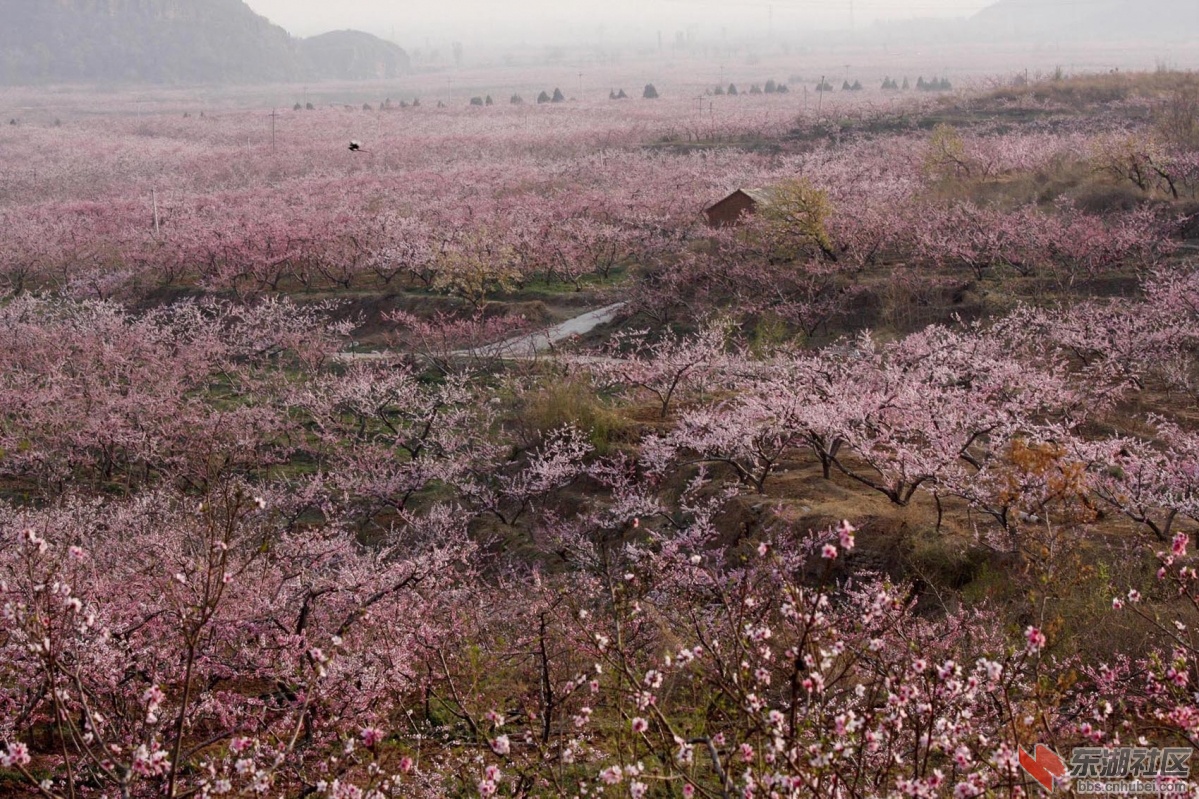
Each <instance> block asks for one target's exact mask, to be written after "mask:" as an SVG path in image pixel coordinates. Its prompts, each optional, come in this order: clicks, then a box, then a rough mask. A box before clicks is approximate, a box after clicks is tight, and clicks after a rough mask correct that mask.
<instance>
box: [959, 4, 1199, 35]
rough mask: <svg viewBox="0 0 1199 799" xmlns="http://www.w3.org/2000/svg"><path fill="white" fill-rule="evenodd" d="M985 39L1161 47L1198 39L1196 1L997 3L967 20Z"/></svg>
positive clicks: (1198, 26)
mask: <svg viewBox="0 0 1199 799" xmlns="http://www.w3.org/2000/svg"><path fill="white" fill-rule="evenodd" d="M971 26H972V27H973V28H974V29H975V31H976V32H979V33H984V32H985V34H986V35H987V36H988V37H989V38H1003V39H1017V38H1018V39H1032V40H1067V39H1068V40H1079V39H1102V40H1131V39H1138V40H1144V39H1151V40H1152V39H1156V40H1160V41H1163V42H1169V41H1177V40H1182V39H1193V38H1194V37H1195V36H1196V35H1197V34H1199V2H1197V0H1087V2H1079V0H999V2H997V3H995V4H994V5H991V6H988V7H987V8H984V9H983V10H982V11H980V12H978V14H977V15H975V17H974V18H973V19H972V20H971Z"/></svg>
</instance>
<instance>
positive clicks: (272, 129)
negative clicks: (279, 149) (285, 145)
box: [271, 108, 279, 152]
mask: <svg viewBox="0 0 1199 799" xmlns="http://www.w3.org/2000/svg"><path fill="white" fill-rule="evenodd" d="M277 116H279V111H278V109H275V108H272V109H271V152H274V151H275V117H277Z"/></svg>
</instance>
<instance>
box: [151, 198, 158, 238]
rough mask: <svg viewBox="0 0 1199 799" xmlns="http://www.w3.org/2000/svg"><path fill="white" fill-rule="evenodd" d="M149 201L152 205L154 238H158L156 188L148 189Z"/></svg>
mask: <svg viewBox="0 0 1199 799" xmlns="http://www.w3.org/2000/svg"><path fill="white" fill-rule="evenodd" d="M150 201H151V202H152V203H153V205H154V238H158V189H150Z"/></svg>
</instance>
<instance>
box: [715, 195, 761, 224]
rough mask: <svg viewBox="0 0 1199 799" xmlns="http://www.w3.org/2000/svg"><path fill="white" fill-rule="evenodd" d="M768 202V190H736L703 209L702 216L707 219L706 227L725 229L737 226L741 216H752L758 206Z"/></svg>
mask: <svg viewBox="0 0 1199 799" xmlns="http://www.w3.org/2000/svg"><path fill="white" fill-rule="evenodd" d="M770 202H771V192H770V189H737V190H736V191H734V192H733V193H732V194H730V195H729V196H727V197H725V198H724V199H723V200H718V201H717V202H715V203H713V204H712V205H709V206H708V207H707V208H705V209H704V214H706V215H707V217H708V227H727V226H729V225H736V224H738V223H739V222H740V221H742V217H743V216H749V215H751V214H753V213H754V212H755V211H756V210H757V209H758V207H759V206H764V205H769V204H770Z"/></svg>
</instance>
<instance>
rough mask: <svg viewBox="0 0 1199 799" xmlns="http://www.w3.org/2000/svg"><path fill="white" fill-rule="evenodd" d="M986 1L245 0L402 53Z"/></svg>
mask: <svg viewBox="0 0 1199 799" xmlns="http://www.w3.org/2000/svg"><path fill="white" fill-rule="evenodd" d="M993 2H994V0H916V2H904V1H903V0H834V2H814V0H775V1H774V2H768V1H766V0H745V1H744V2H742V1H740V0H734V1H733V2H716V0H649V1H648V2H634V0H612V2H608V3H605V4H602V5H596V4H591V3H582V2H578V0H569V2H554V3H546V2H532V3H521V4H520V5H519V7H517V8H512V7H510V6H509V7H497V4H494V3H484V2H477V0H447V2H443V3H438V4H436V5H433V4H429V5H427V6H422V7H421V8H420V9H415V10H413V9H397V8H396V6H395V5H394V4H391V3H387V2H381V1H379V0H374V1H372V0H366V2H361V3H358V4H356V5H355V6H353V7H352V8H346V7H344V6H337V5H329V4H325V3H317V2H314V1H313V0H251V1H250V2H249V3H248V5H249V6H250V7H251V8H252V9H253V10H254V11H255V12H256V13H258V14H261V15H262V16H264V17H266V18H267V19H269V20H270V21H271V22H273V23H275V24H277V25H280V26H281V27H283V28H284V29H286V30H287V31H288V32H289V33H291V34H292V35H294V36H300V37H306V36H313V35H317V34H320V33H324V32H327V31H331V30H340V29H347V28H349V29H357V30H363V31H367V32H369V33H373V34H375V35H377V36H380V37H382V38H385V39H389V40H391V41H394V42H395V43H397V44H399V45H401V46H403V47H406V48H413V49H415V48H421V47H431V46H436V45H437V44H439V43H441V42H445V41H448V40H450V39H453V40H454V41H463V42H471V43H477V42H486V43H487V44H489V45H492V46H513V45H523V46H562V45H575V44H583V43H587V44H601V45H609V46H619V45H626V46H653V45H656V44H657V41H658V37H659V35H661V37H662V39H663V40H664V41H665V42H667V43H669V42H672V41H674V40H675V38H676V37H677V36H678V35H680V34H681V35H682V36H683V37H685V38H687V39H689V40H705V41H720V40H722V39H739V38H746V37H753V38H760V37H763V36H773V37H779V38H787V37H791V38H802V37H803V36H804V35H805V34H812V33H816V32H832V31H838V32H844V31H865V30H868V29H870V28H874V27H875V26H877V25H879V24H880V23H895V22H902V21H911V20H918V19H929V18H932V19H944V20H952V19H962V20H964V19H966V18H968V17H970V16H973V15H974V14H976V13H977V12H978V11H980V10H982V9H983V8H985V7H987V6H988V5H992V4H993Z"/></svg>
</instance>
